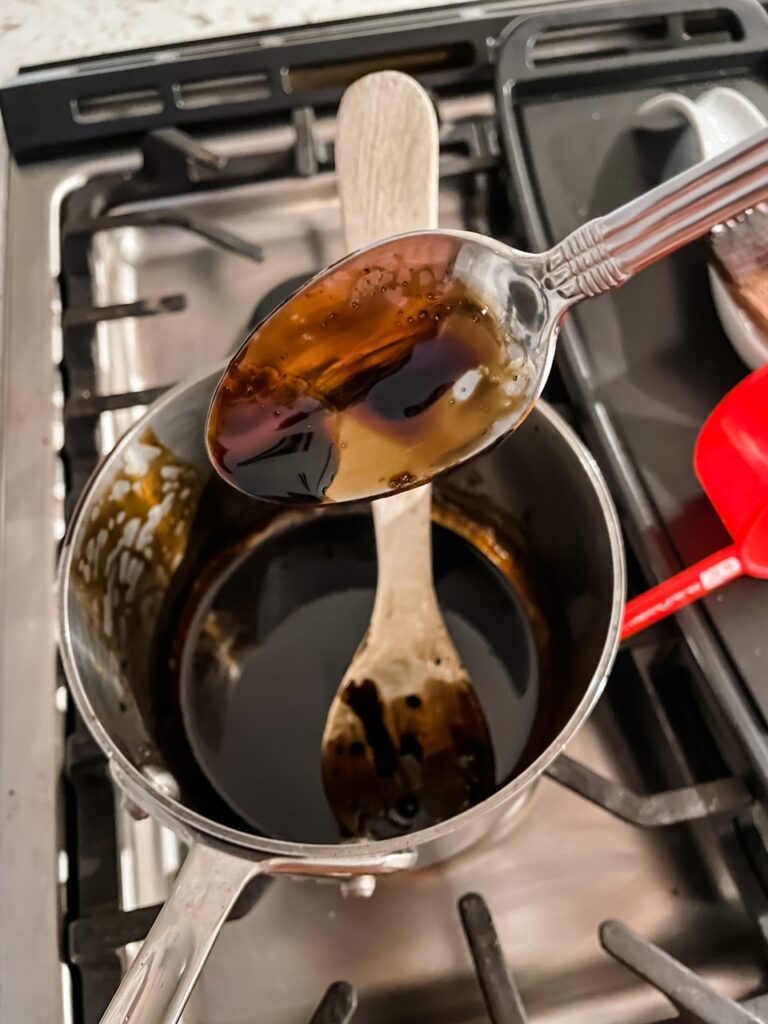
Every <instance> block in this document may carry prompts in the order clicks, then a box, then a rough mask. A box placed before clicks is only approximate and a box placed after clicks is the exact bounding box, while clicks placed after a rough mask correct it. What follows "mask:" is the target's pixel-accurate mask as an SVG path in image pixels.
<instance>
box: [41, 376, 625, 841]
mask: <svg viewBox="0 0 768 1024" xmlns="http://www.w3.org/2000/svg"><path fill="white" fill-rule="evenodd" d="M219 372H223V364H221V369H220V371H219ZM215 373H216V368H215V367H212V368H210V369H209V370H208V371H206V372H205V373H201V374H199V375H198V376H196V377H195V378H192V379H189V380H186V381H183V382H181V383H180V384H177V385H176V386H174V387H173V388H170V389H169V390H168V391H167V392H166V393H165V394H164V395H163V396H162V397H161V398H159V399H158V400H157V401H156V402H154V403H153V404H152V405H151V406H149V408H148V409H147V411H146V413H145V414H144V416H142V417H141V419H140V420H138V421H137V422H136V423H135V424H133V426H132V427H131V428H130V429H129V430H128V431H127V432H126V433H125V434H124V435H123V437H122V438H121V439H120V440H119V441H118V443H117V444H116V445H115V447H114V448H113V449H112V450H111V452H110V453H109V454H108V455H107V456H105V457H104V459H103V460H102V462H101V463H100V464H99V466H98V467H97V469H96V470H95V471H94V473H93V475H92V476H91V479H90V480H89V482H88V484H86V487H85V490H84V491H83V494H82V495H81V496H80V499H79V501H78V503H77V506H76V508H75V511H74V514H73V516H72V520H71V522H70V525H69V529H68V530H67V533H66V536H65V539H64V542H63V546H62V552H61V556H60V559H59V571H58V584H57V589H58V596H57V601H58V612H59V647H60V650H61V657H62V661H63V664H64V670H65V673H66V677H67V681H68V683H69V686H70V689H71V690H72V693H73V696H74V699H75V703H76V705H77V707H78V709H79V711H80V713H81V714H82V716H83V718H84V720H85V723H86V725H87V726H88V728H89V729H90V731H91V733H92V734H93V737H94V739H95V740H96V742H97V743H98V744H99V746H100V747H101V749H102V750H103V751H104V753H105V754H106V756H107V758H108V761H109V763H110V765H111V766H112V768H113V777H114V778H115V779H116V781H117V783H118V785H120V786H121V788H123V789H124V790H125V791H126V792H127V795H128V796H129V797H130V799H131V800H133V801H134V802H135V803H136V804H138V805H139V806H140V808H141V809H142V810H143V811H146V812H147V813H149V814H152V815H153V816H155V817H156V818H158V819H160V820H161V821H163V822H164V823H165V824H168V825H170V826H171V827H172V828H173V829H174V830H175V831H176V832H177V833H179V834H180V835H181V836H183V837H186V838H187V839H190V840H196V841H203V842H206V843H208V844H209V845H213V846H224V847H225V848H226V849H228V850H229V851H230V852H235V851H236V852H237V853H239V854H240V855H242V856H246V857H247V856H251V857H254V856H256V857H258V856H260V855H265V854H266V855H278V856H285V857H294V858H297V859H305V860H306V859H320V858H322V859H324V860H328V859H333V858H334V857H338V858H349V856H350V854H352V855H354V856H360V857H376V856H378V855H386V854H389V853H394V852H398V851H402V850H410V849H413V848H415V847H417V846H421V845H423V844H425V843H428V842H430V841H431V840H439V839H441V838H443V837H445V836H448V835H450V834H452V833H454V832H455V831H456V830H457V829H458V828H460V827H462V826H464V825H467V826H468V825H470V824H471V823H473V822H477V821H478V820H479V819H480V818H482V817H484V816H485V815H486V814H489V813H491V812H493V811H495V810H497V809H499V808H500V807H502V805H504V804H506V803H510V802H511V801H512V800H514V798H515V797H517V796H519V794H520V793H521V792H522V791H523V790H524V789H525V788H526V787H527V786H528V785H530V784H531V783H532V782H533V781H534V780H535V779H536V778H537V777H538V776H539V775H541V773H542V772H543V771H544V770H545V769H546V768H547V767H548V766H549V765H550V764H551V763H552V761H554V759H555V758H556V757H557V755H558V754H559V753H560V752H561V751H562V750H563V748H564V747H565V746H566V744H567V743H568V741H569V740H570V739H571V738H572V737H573V735H574V734H575V733H576V732H577V730H578V729H579V728H580V726H581V725H582V724H583V722H584V721H585V720H586V718H587V717H588V715H589V714H590V712H591V711H592V709H593V708H594V706H595V704H596V703H597V700H598V699H599V697H600V695H601V693H602V691H603V688H604V686H605V683H606V681H607V678H608V673H609V671H610V668H611V666H612V664H613V661H614V658H615V655H616V651H617V649H618V644H619V634H620V627H621V620H622V615H623V610H624V600H625V591H626V570H625V561H624V545H623V541H622V535H621V527H620V525H619V519H618V514H617V512H616V508H615V506H614V504H613V500H612V498H611V496H610V493H609V491H608V487H607V484H606V483H605V480H604V479H603V476H602V474H601V472H600V470H599V468H598V466H597V463H596V462H595V460H594V458H593V457H592V455H591V454H590V452H589V451H588V449H587V448H586V446H585V445H584V444H583V442H582V441H581V440H580V439H579V438H578V437H577V435H576V434H575V433H574V431H573V430H572V429H571V428H570V427H569V426H568V424H567V423H566V422H565V420H563V418H562V417H561V416H560V415H558V413H556V412H555V410H554V409H552V408H551V407H550V406H549V405H548V404H547V403H546V402H545V401H543V400H541V399H540V400H539V401H538V402H537V403H536V405H535V413H534V414H538V415H541V416H543V417H544V419H545V420H547V421H548V422H549V424H550V425H551V426H553V427H554V428H555V430H556V431H557V432H558V433H559V435H560V436H561V437H562V439H563V440H564V441H565V443H566V444H567V445H568V447H569V448H570V450H571V452H572V453H573V455H574V457H575V458H576V459H577V460H578V462H579V465H580V467H581V469H582V470H583V471H584V473H585V474H586V476H587V478H588V479H589V481H590V483H591V486H592V489H593V491H594V494H595V496H596V497H597V499H598V503H599V506H600V511H601V513H602V515H603V520H604V523H605V528H606V533H607V538H608V542H609V545H610V552H611V570H612V574H613V585H612V594H611V609H610V617H609V621H608V625H607V628H606V630H605V641H604V643H603V648H602V651H601V653H600V657H599V659H598V662H597V665H596V667H595V670H594V672H593V674H592V678H591V679H590V681H589V684H588V686H587V687H586V689H585V691H584V695H583V697H582V698H581V700H580V701H579V704H578V705H577V707H576V709H575V711H574V712H573V714H572V715H571V717H570V718H569V719H568V722H567V723H566V724H565V726H564V727H563V728H562V729H561V731H560V732H559V733H558V735H557V736H556V737H555V738H554V739H553V740H552V742H551V743H550V744H549V745H548V746H547V747H546V749H545V750H543V751H542V753H541V754H539V756H538V757H537V758H536V760H535V761H533V762H532V763H531V764H530V765H528V767H527V768H526V769H525V770H524V771H523V772H521V773H520V774H519V775H516V776H515V777H514V778H512V779H510V780H509V782H507V783H506V784H505V785H504V786H502V787H501V789H499V790H497V791H496V792H495V793H494V794H493V795H492V796H490V797H488V798H487V799H486V800H484V801H483V802H482V803H480V804H476V805H475V806H474V807H471V808H469V809H468V810H466V811H462V813H461V814H457V815H456V816H455V817H452V818H449V819H447V820H446V821H443V822H441V823H440V824H438V825H432V826H430V827H429V828H426V829H422V830H421V831H419V832H414V833H412V834H410V835H408V836H404V837H395V838H393V839H379V840H360V841H355V842H354V843H348V842H347V843H345V842H339V843H334V844H321V843H317V844H315V843H298V842H292V841H289V840H282V839H273V838H271V837H268V836H260V835H255V834H253V833H250V832H245V831H241V830H240V829H236V828H231V827H229V826H227V825H223V824H220V823H219V822H217V821H214V820H213V819H211V818H207V817H206V816H205V815H203V814H200V813H199V812H197V811H194V810H192V809H191V808H190V807H188V806H186V805H185V804H184V803H182V802H181V801H180V800H176V799H174V798H173V797H172V796H171V795H170V794H169V793H167V792H164V791H162V790H161V789H159V788H158V787H157V786H155V785H153V784H152V783H151V782H150V780H149V779H148V778H147V777H145V776H144V775H143V774H142V772H141V771H140V769H139V768H138V767H137V766H136V765H135V764H134V763H133V762H132V761H131V760H130V758H128V757H127V756H126V754H125V753H123V751H122V750H121V749H120V748H119V746H118V744H117V742H116V741H115V740H114V739H113V737H112V735H111V733H110V731H109V729H108V728H107V727H106V726H105V725H104V724H103V722H102V721H101V719H100V718H99V716H98V714H97V713H96V711H95V710H94V708H93V705H92V704H91V701H90V698H89V696H88V692H87V688H86V687H85V685H84V684H83V681H82V679H81V677H80V673H79V670H78V667H77V658H76V655H75V651H74V647H73V644H72V634H71V629H70V622H69V607H68V605H69V601H68V597H69V586H70V581H71V575H72V561H73V555H74V549H75V544H76V541H77V538H78V534H79V531H80V527H81V525H82V524H83V523H84V522H85V521H86V515H85V512H86V510H87V509H88V507H89V504H90V499H91V496H92V495H93V494H94V493H96V492H98V490H99V487H100V485H101V483H102V481H103V480H104V478H105V477H106V476H108V474H109V473H110V472H111V471H112V469H113V467H114V462H115V460H116V459H118V458H119V457H120V455H121V454H122V452H123V451H125V450H126V449H127V448H128V447H129V446H130V445H131V444H132V443H133V442H134V441H135V440H136V438H137V435H138V434H140V433H141V431H142V430H143V429H145V428H146V422H147V420H148V419H151V417H152V416H154V415H157V413H158V412H159V411H160V410H161V409H163V408H165V407H166V406H168V405H170V404H172V403H173V402H175V401H177V400H178V399H179V397H180V396H181V395H183V394H184V393H185V392H186V391H189V390H191V389H192V388H193V387H195V386H196V385H198V384H200V383H201V382H202V381H203V380H204V379H205V378H206V377H208V376H210V377H211V379H212V380H213V379H214V374H215ZM211 472H213V470H211Z"/></svg>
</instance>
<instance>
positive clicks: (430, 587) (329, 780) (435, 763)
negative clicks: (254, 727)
mask: <svg viewBox="0 0 768 1024" xmlns="http://www.w3.org/2000/svg"><path fill="white" fill-rule="evenodd" d="M337 132H338V134H337V141H336V170H337V175H338V182H339V191H340V195H341V202H342V210H343V216H344V229H345V237H346V244H347V248H349V249H357V248H360V247H362V246H364V245H369V244H370V243H372V242H376V241H378V240H379V239H380V238H384V237H386V236H388V235H394V234H397V233H398V232H403V231H409V230H414V229H416V228H435V227H437V210H438V204H437V201H438V161H439V142H438V129H437V120H436V117H435V112H434V109H433V107H432V103H431V102H430V99H429V97H428V96H427V94H426V93H425V92H424V90H423V89H422V88H421V86H420V85H418V83H416V82H415V81H414V80H413V79H412V78H409V77H408V76H407V75H403V74H401V73H399V72H394V71H385V72H380V73H376V74H372V75H368V76H367V77H365V78H362V79H360V80H359V81H357V82H356V83H355V84H354V85H352V86H351V87H350V88H349V89H348V90H347V92H346V93H345V95H344V98H343V100H342V103H341V107H340V109H339V116H338V121H337ZM431 505H432V488H431V485H429V484H428V485H426V486H424V487H418V488H415V489H413V490H410V491H405V492H403V493H401V494H395V495H393V496H392V497H389V498H383V499H381V500H379V501H376V502H374V503H373V520H374V526H375V529H376V550H377V555H378V582H377V587H376V599H375V603H374V608H373V614H372V616H371V622H370V626H369V628H368V633H367V635H366V637H365V639H364V640H363V642H362V644H361V645H360V648H359V649H358V651H357V653H356V654H355V657H354V658H353V659H352V663H351V664H350V666H349V668H348V669H347V672H346V674H345V676H344V678H343V680H342V682H341V685H340V686H339V689H338V692H337V694H336V697H335V699H334V701H333V703H332V705H331V708H330V711H329V713H328V721H327V723H326V728H325V733H324V735H323V753H322V756H323V765H322V767H323V782H324V785H325V791H326V795H327V797H328V800H329V802H330V804H331V806H332V807H333V810H334V813H335V814H336V817H337V819H338V821H339V823H340V825H341V827H342V829H343V830H344V831H345V833H347V834H349V835H352V836H361V835H367V836H373V837H376V838H383V837H386V836H391V835H399V834H403V833H406V832H410V831H413V830H416V829H422V828H426V827H427V826H429V825H431V824H435V823H437V822H439V821H443V820H445V819H446V818H450V817H452V816H453V815H455V814H458V813H459V812H460V811H462V810H465V809H466V808H467V807H470V806H472V805H473V804H475V803H477V802H479V801H480V800H482V799H484V798H485V797H486V796H488V795H489V794H490V793H491V792H492V791H493V788H494V783H495V773H494V758H493V748H492V746H491V739H490V734H489V731H488V724H487V722H486V719H485V715H484V713H483V709H482V707H481V705H480V702H479V700H478V698H477V695H476V693H475V691H474V689H473V687H472V684H471V682H470V679H469V677H468V675H467V673H466V671H465V669H464V667H463V665H462V663H461V659H460V657H459V654H458V652H457V650H456V648H455V646H454V644H453V641H452V640H451V637H450V635H449V633H448V630H447V628H446V625H445V622H444V620H443V616H442V613H441V611H440V606H439V604H438V600H437V595H436V593H435V587H434V581H433V575H432V545H431Z"/></svg>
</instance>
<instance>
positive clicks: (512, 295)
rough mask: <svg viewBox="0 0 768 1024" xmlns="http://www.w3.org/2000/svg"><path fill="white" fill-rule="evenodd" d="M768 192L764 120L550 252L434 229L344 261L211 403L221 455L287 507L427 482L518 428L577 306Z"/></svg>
mask: <svg viewBox="0 0 768 1024" xmlns="http://www.w3.org/2000/svg"><path fill="white" fill-rule="evenodd" d="M372 144H373V145H380V144H381V140H377V141H376V142H375V143H372ZM398 159H399V155H396V156H393V158H392V167H393V169H394V168H396V167H397V162H398ZM393 173H395V171H394V170H393ZM766 198H768V130H765V131H761V132H759V133H757V134H756V135H754V136H752V137H751V138H750V139H749V140H747V141H745V142H744V143H742V144H740V145H739V146H736V147H734V148H732V149H730V150H728V151H727V152H725V153H723V154H721V155H720V156H717V157H715V158H713V159H712V160H709V161H706V162H704V163H701V164H698V165H697V166H695V167H693V168H691V169H690V170H688V171H686V172H685V173H683V174H681V175H679V176H677V177H675V178H672V179H670V180H669V181H666V182H665V183H664V184H662V185H660V186H658V187H657V188H655V189H653V190H652V191H650V192H648V193H646V194H645V195H642V196H640V197H639V198H637V199H635V200H633V201H631V202H630V203H627V204H626V205H625V206H622V207H620V208H619V209H618V210H616V211H614V212H613V213H610V214H608V215H606V216H604V217H600V218H598V219H596V220H593V221H590V222H589V223H588V224H586V225H584V226H583V227H581V228H578V229H577V230H576V231H574V232H573V233H572V234H571V235H569V236H568V237H567V238H566V239H565V240H564V241H563V242H561V243H560V244H559V245H556V246H555V247H554V248H553V249H551V250H549V251H548V252H545V253H540V254H531V253H525V252H520V251H517V250H515V249H511V248H509V247H508V246H505V245H502V244H501V243H499V242H497V241H494V240H493V239H491V238H486V237H484V236H482V235H476V234H470V233H466V232H457V231H431V232H423V231H422V232H416V233H411V234H407V235H402V236H399V237H396V238H393V239H390V240H388V241H385V242H379V243H376V244H375V245H372V246H369V247H368V248H367V249H364V250H363V251H362V252H359V253H355V254H353V255H351V256H348V257H347V258H346V259H344V260H342V261H340V262H339V263H336V264H335V265H333V266H332V267H330V268H329V269H328V270H326V271H325V272H324V273H322V274H320V275H319V276H318V277H317V278H315V279H314V280H313V281H311V282H309V283H308V284H307V285H306V286H305V287H304V288H303V289H301V290H300V291H299V292H297V293H296V295H295V296H294V297H293V298H292V299H290V300H288V302H287V303H286V304H285V305H284V306H282V307H281V308H280V309H278V310H277V311H276V312H275V313H274V314H273V315H272V317H270V318H269V319H268V320H267V321H265V323H264V324H263V325H262V326H261V327H260V328H259V329H257V330H256V331H255V332H254V333H253V335H252V336H251V338H250V339H249V340H248V341H247V342H246V344H245V345H244V346H243V348H242V349H241V350H240V352H239V353H238V354H237V356H236V357H235V358H234V360H233V361H232V363H231V365H230V367H229V369H228V371H227V373H226V374H225V376H224V378H223V380H222V382H221V384H220V386H219V389H218V391H217V393H216V395H215V397H214V401H213V404H212V411H211V418H210V421H209V451H210V454H211V457H212V459H213V462H214V464H215V465H216V468H217V469H218V471H219V472H220V473H221V474H222V475H223V476H224V477H225V478H227V479H229V480H230V482H232V483H233V484H234V485H235V486H237V487H240V488H241V489H242V490H244V491H246V492H247V493H250V494H253V495H257V496H260V497H264V498H267V499H272V500H278V501H285V500H289V501H308V502H321V501H349V500H355V499H362V498H373V497H380V496H382V495H384V494H387V493H392V492H394V491H398V490H403V489H406V488H408V487H413V486H416V485H418V484H420V483H424V482H426V481H428V480H431V479H432V478H433V477H435V476H436V475H437V474H439V473H442V472H444V471H445V470H448V469H450V468H451V467H452V466H455V465H458V464H459V463H461V462H464V461H466V460H467V459H469V458H471V457H472V456H474V455H476V454H478V453H479V452H481V451H483V450H484V449H485V448H487V447H488V446H489V445H491V444H493V443H495V442H496V441H498V440H499V438H501V437H502V436H503V435H504V434H505V433H507V432H508V431H510V430H513V429H514V428H515V427H517V426H518V425H519V424H520V423H521V422H522V420H523V419H524V418H525V416H526V415H527V413H528V412H529V411H530V409H531V407H532V405H533V403H534V402H535V400H536V399H537V397H538V396H539V394H540V393H541V391H542V389H543V387H544V383H545V381H546V379H547V376H548V374H549V369H550V366H551V363H552V358H553V356H554V349H555V341H556V337H557V331H558V327H559V324H560V321H561V320H562V318H563V315H564V314H565V312H566V311H567V310H568V309H569V308H570V307H571V306H573V305H574V304H575V303H577V302H579V301H581V300H582V299H585V298H590V297H592V296H595V295H599V294H600V293H602V292H605V291H608V290H609V289H611V288H616V287H618V286H620V285H622V284H624V282H626V281H627V280H629V278H630V277H632V276H633V275H634V274H636V273H637V272H638V271H640V270H643V269H644V268H645V267H647V266H648V265H649V264H651V263H653V262H655V261H656V260H659V259H661V258H662V257H664V256H666V255H667V254H668V253H670V252H673V251H674V250H676V249H678V248H680V247H681V246H683V245H685V244H686V243H687V242H690V241H691V240H693V239H694V238H698V237H699V236H701V235H704V234H706V233H707V232H708V231H709V230H710V229H711V228H712V227H714V225H715V224H717V223H719V222H721V221H723V220H726V219H727V218H729V217H732V216H734V215H736V214H738V213H740V212H741V211H743V210H744V209H746V208H747V207H749V206H750V205H752V204H754V203H757V202H760V201H762V200H764V199H766ZM456 296H459V300H460V301H455V297H456Z"/></svg>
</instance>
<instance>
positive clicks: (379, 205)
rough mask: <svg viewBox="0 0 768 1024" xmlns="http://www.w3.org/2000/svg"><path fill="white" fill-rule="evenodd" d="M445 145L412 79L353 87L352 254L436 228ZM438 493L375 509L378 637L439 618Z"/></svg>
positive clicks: (344, 176)
mask: <svg viewBox="0 0 768 1024" xmlns="http://www.w3.org/2000/svg"><path fill="white" fill-rule="evenodd" d="M439 160H440V143H439V138H438V130H437V117H436V116H435V110H434V107H433V106H432V102H431V100H430V98H429V96H428V95H427V94H426V92H425V91H424V90H423V89H422V87H421V86H420V85H419V84H418V82H416V81H414V79H413V78H409V77H408V75H404V74H402V73H401V72H399V71H380V72H376V73H375V74H372V75H366V76H365V78H361V79H359V80H358V81H357V82H355V84H354V85H352V86H350V88H349V89H347V91H346V92H345V94H344V98H343V99H342V101H341V106H340V107H339V116H338V119H337V136H336V173H337V176H338V186H339V195H340V196H341V208H342V216H343V219H344V234H345V238H346V242H347V246H348V248H350V249H359V248H361V247H363V246H365V245H370V244H371V243H373V242H377V241H379V240H380V239H382V238H386V237H388V236H389V235H397V234H400V233H401V232H404V231H417V230H419V229H421V228H436V227H437V210H438V182H439ZM431 509H432V488H431V486H430V485H429V484H428V485H426V486H425V487H418V488H416V489H414V490H411V491H407V492H404V493H402V494H395V495H392V497H389V498H382V499H380V500H379V501H375V502H374V503H373V521H374V526H375V529H376V551H377V555H378V563H379V575H378V583H377V587H376V603H375V606H374V610H373V615H372V618H371V626H370V630H369V636H370V635H371V634H372V633H373V632H374V631H375V630H376V628H377V627H378V626H380V625H383V623H384V622H389V623H390V628H391V623H392V618H393V617H395V618H396V619H397V620H398V621H405V622H407V621H413V616H418V619H417V621H416V623H415V624H416V625H417V626H419V627H420V628H424V619H425V618H426V617H428V616H429V617H432V618H434V617H435V616H436V615H437V616H438V617H439V614H440V613H439V606H438V603H437V598H436V596H435V589H434V583H433V579H432V544H431Z"/></svg>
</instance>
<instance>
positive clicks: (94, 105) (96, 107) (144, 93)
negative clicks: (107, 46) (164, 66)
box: [69, 89, 165, 124]
mask: <svg viewBox="0 0 768 1024" xmlns="http://www.w3.org/2000/svg"><path fill="white" fill-rule="evenodd" d="M69 106H70V110H71V111H72V119H73V120H74V121H76V122H77V123H78V124H100V123H101V122H103V121H121V120H123V119H124V118H130V117H148V116H150V115H152V114H162V112H163V109H164V106H165V104H164V103H163V97H162V96H161V94H160V90H159V89H136V90H134V91H133V92H110V93H103V94H101V95H99V96H80V97H79V98H78V99H75V100H71V102H70V105H69Z"/></svg>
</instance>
